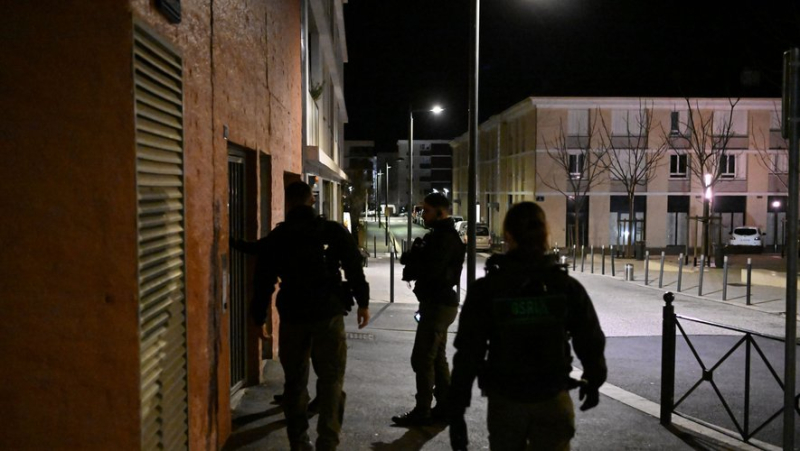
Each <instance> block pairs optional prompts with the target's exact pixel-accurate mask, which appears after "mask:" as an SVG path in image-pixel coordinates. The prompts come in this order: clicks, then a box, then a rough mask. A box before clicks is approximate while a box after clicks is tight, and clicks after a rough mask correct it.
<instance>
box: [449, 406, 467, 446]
mask: <svg viewBox="0 0 800 451" xmlns="http://www.w3.org/2000/svg"><path fill="white" fill-rule="evenodd" d="M449 420H450V446H451V447H452V448H453V451H465V450H466V449H467V444H469V435H468V434H467V422H466V421H465V420H464V411H463V410H462V411H461V412H460V414H459V413H451V414H450V418H449Z"/></svg>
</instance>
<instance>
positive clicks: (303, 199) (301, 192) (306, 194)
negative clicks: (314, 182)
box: [284, 181, 312, 210]
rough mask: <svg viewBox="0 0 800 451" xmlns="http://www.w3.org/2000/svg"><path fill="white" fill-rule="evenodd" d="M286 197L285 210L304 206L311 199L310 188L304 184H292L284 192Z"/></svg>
mask: <svg viewBox="0 0 800 451" xmlns="http://www.w3.org/2000/svg"><path fill="white" fill-rule="evenodd" d="M284 194H285V196H286V209H287V210H292V209H294V208H295V207H299V206H301V205H305V204H306V203H307V202H308V199H310V198H311V196H312V194H311V187H310V186H309V185H308V183H306V182H300V181H298V182H292V183H290V184H289V185H288V186H287V187H286V190H285V191H284Z"/></svg>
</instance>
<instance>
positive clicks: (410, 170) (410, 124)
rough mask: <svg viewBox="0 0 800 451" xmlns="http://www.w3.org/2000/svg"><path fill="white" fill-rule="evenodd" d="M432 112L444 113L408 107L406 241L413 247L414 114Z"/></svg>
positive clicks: (435, 109)
mask: <svg viewBox="0 0 800 451" xmlns="http://www.w3.org/2000/svg"><path fill="white" fill-rule="evenodd" d="M425 111H428V112H431V113H433V114H437V115H438V114H440V113H441V112H442V111H444V108H442V107H441V106H439V105H434V107H433V108H431V109H430V110H414V109H412V108H411V105H409V106H408V218H407V220H408V230H407V236H406V240H407V242H408V243H409V246H410V245H411V213H412V212H413V211H414V113H418V112H425Z"/></svg>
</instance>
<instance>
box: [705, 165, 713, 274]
mask: <svg viewBox="0 0 800 451" xmlns="http://www.w3.org/2000/svg"><path fill="white" fill-rule="evenodd" d="M712 179H713V176H712V175H711V174H704V175H703V181H704V182H705V188H706V192H705V196H703V255H705V256H706V261H707V262H708V266H709V267H710V266H711V259H710V258H709V255H708V251H709V238H710V237H709V236H708V231H709V223H710V222H711V199H712V198H713V197H714V193H713V192H712V191H711V181H712Z"/></svg>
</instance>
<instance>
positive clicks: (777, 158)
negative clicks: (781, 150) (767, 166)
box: [771, 154, 789, 174]
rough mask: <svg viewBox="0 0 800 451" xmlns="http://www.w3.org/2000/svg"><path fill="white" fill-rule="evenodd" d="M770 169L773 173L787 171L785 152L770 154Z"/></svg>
mask: <svg viewBox="0 0 800 451" xmlns="http://www.w3.org/2000/svg"><path fill="white" fill-rule="evenodd" d="M771 159H772V171H773V173H775V174H788V173H789V156H788V155H786V154H773V155H772V158H771Z"/></svg>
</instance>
